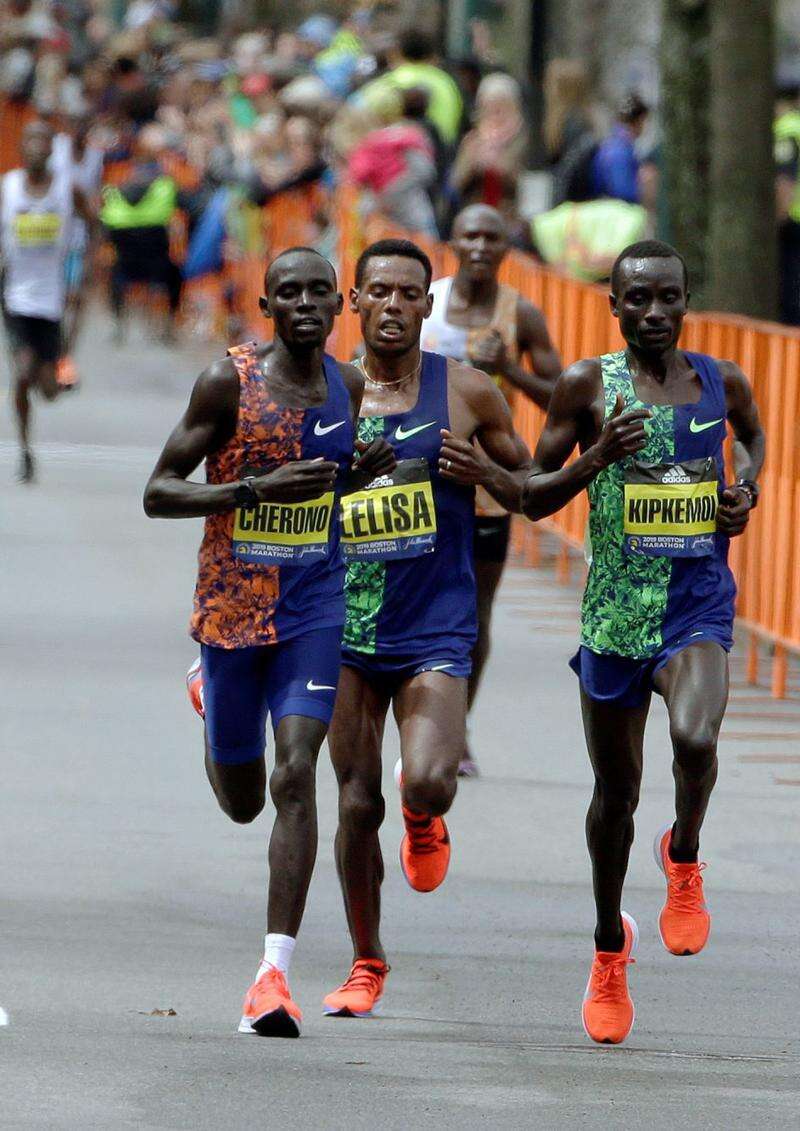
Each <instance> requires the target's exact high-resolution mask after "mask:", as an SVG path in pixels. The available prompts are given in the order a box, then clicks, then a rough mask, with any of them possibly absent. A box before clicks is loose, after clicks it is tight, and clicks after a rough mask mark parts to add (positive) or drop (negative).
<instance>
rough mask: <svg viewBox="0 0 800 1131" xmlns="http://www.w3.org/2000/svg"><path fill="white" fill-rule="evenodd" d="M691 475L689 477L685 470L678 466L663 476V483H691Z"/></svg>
mask: <svg viewBox="0 0 800 1131" xmlns="http://www.w3.org/2000/svg"><path fill="white" fill-rule="evenodd" d="M691 481H692V477H691V475H687V474H686V472H685V471H684V470H683V468H682V467H681V466H680V465H679V464H676V465H675V466H674V467H671V468H670V469H669V471H665V472H664V474H663V475H662V476H661V482H662V483H691Z"/></svg>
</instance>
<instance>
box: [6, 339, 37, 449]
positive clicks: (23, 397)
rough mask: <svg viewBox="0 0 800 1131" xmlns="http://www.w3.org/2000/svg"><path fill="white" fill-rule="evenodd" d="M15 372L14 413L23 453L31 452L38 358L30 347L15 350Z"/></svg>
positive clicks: (13, 359) (13, 357)
mask: <svg viewBox="0 0 800 1131" xmlns="http://www.w3.org/2000/svg"><path fill="white" fill-rule="evenodd" d="M11 363H12V366H13V370H14V413H15V416H16V421H17V435H18V436H19V444H20V447H21V449H22V451H23V452H27V451H29V450H30V416H31V405H30V396H31V388H32V386H33V385H34V384H35V382H36V356H35V354H34V352H33V350H32V349H31V348H30V346H23V347H21V348H18V349H15V350H14V351H13V352H12V355H11Z"/></svg>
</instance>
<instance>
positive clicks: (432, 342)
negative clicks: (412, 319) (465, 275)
mask: <svg viewBox="0 0 800 1131" xmlns="http://www.w3.org/2000/svg"><path fill="white" fill-rule="evenodd" d="M452 287H453V277H452V275H448V276H446V277H445V278H444V279H437V280H436V282H435V283H431V289H430V293H431V294H432V295H433V310H432V311H431V315H430V318H426V319H425V321H424V322H423V323H422V337H421V338H420V345H421V346H422V348H423V349H424V350H428V351H429V352H430V353H442V354H444V356H445V357H452V359H453V361H466V360H467V340H468V337H469V330H467V329H466V328H465V327H464V326H454V325H453V323H452V322H448V321H447V305H448V303H449V302H450V291H451V290H452Z"/></svg>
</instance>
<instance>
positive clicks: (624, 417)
mask: <svg viewBox="0 0 800 1131" xmlns="http://www.w3.org/2000/svg"><path fill="white" fill-rule="evenodd" d="M602 389H603V384H602V376H601V373H600V366H599V364H598V362H597V360H596V359H593V358H592V359H589V360H587V361H579V362H576V364H575V365H572V366H570V367H569V369H567V370H565V371H564V373H563V374H562V375H561V377H559V379H558V381H557V383H556V387H555V390H554V392H553V398H552V400H551V402H550V408H549V411H548V414H547V420H546V422H545V426H544V430H543V432H542V434H541V436H540V438H539V443H538V444H537V447H536V452H535V454H534V457H533V471H532V474H530V475H529V476H528V477H527V479H526V481H525V483H524V486H523V488H522V513H523V514H524V515H526V516H527V517H528V518H530V519H532V520H533V521H534V522H535V521H536V520H537V519H540V518H546V517H547V516H548V515H551V514H555V512H556V511H559V510H561V508H562V507H564V506H566V504H567V503H568V502H569V501H570V500H571V499H574V498H575V496H576V495H579V494H580V493H581V491H583V490H584V488H586V487H588V485H589V484H590V483H591V482H592V480H593V479H594V478H595V477H596V476H597V475H598V474H599V472H601V471H602V470H603V469H604V468H605V467H608V466H609V464H612V463H616V462H617V461H618V460H620V459H624V458H625V457H626V456H628V455H633V454H634V453H636V452H637V451H639V450H640V449H641V448H642V447H643V446H644V444H645V440H646V435H645V429H644V424H645V421H646V420H647V419H648V417H649V416H650V413H649V412H647V411H646V410H644V409H636V410H634V411H633V412H623V411H622V410H623V407H624V405H623V401H622V398H621V397H619V396H618V397H617V403H616V405H615V407H614V411H613V413H612V414H611V416H610V417H609V418H608V420H607V421H606V423H605V424H604V425H603V424H602V423H601V421H602V414H603V412H604V408H603V402H602ZM598 432H599V436H598ZM576 444H579V445H580V447H581V449H582V450H581V454H580V455H579V456H578V457H577V459H575V460H573V461H572V463H570V464H567V462H566V461H567V460H568V459H569V456H570V454H571V453H572V450H573V448H574V447H575V445H576Z"/></svg>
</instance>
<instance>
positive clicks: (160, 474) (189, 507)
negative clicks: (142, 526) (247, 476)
mask: <svg viewBox="0 0 800 1131" xmlns="http://www.w3.org/2000/svg"><path fill="white" fill-rule="evenodd" d="M238 405H239V380H238V376H237V374H236V369H235V367H234V365H233V362H231V361H230V360H229V359H225V360H224V361H218V362H215V364H214V365H211V366H209V368H208V369H206V370H205V371H204V372H203V373H201V374H200V376H199V377H198V379H197V382H196V383H195V386H194V389H193V390H192V395H191V397H190V399H189V405H188V407H187V409H186V412H185V413H184V414H183V418H182V419H181V420H180V421H179V422H178V424H177V426H176V427H175V429H174V430H173V432H172V435H171V436H170V437H169V439H168V440H167V442H166V444H165V445H164V450H163V451H162V453H161V455H160V456H159V458H158V462H157V463H156V466H155V468H154V469H153V473H152V475H151V476H150V479H149V480H148V483H147V487H146V488H145V492H144V509H145V513H146V514H147V515H149V516H150V518H196V517H198V516H203V515H208V514H218V513H220V512H222V511H230V510H233V508H234V505H235V503H234V491H235V489H236V486H237V484H236V483H235V482H234V483H190V482H188V479H187V477H188V476H189V475H191V473H192V472H193V471H194V470H195V468H196V467H198V465H199V464H200V463H201V462H202V461H203V460H204V459H205V457H206V456H207V455H210V454H211V452H213V451H214V450H215V449H216V448H218V447H220V445H221V444H223V443H224V442H225V441H226V440H227V439H228V438H229V437H230V436H232V435H233V430H234V428H235V426H236V413H237V411H238Z"/></svg>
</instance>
